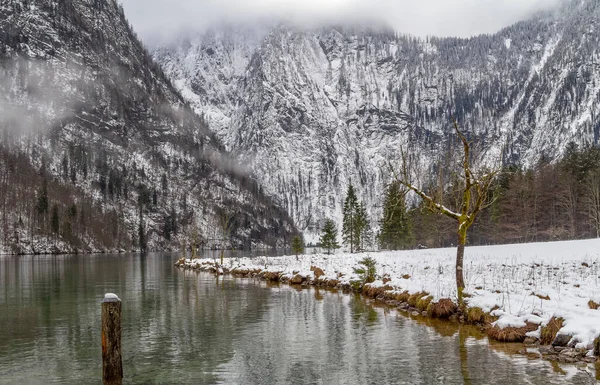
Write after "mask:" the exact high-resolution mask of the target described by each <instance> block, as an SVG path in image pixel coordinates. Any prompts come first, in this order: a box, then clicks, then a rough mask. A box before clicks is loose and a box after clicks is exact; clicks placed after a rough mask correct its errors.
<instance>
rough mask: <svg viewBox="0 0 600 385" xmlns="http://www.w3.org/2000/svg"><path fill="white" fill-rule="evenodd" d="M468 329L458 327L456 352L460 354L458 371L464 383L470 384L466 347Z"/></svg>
mask: <svg viewBox="0 0 600 385" xmlns="http://www.w3.org/2000/svg"><path fill="white" fill-rule="evenodd" d="M467 338H469V333H468V331H467V330H466V329H465V328H463V327H459V328H458V354H459V356H460V373H461V374H462V377H463V381H464V382H465V385H471V376H470V375H469V351H468V349H467Z"/></svg>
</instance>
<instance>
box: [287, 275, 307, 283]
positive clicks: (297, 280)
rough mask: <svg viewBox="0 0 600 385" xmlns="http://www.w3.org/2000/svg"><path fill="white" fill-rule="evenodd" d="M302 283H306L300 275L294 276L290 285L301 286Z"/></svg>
mask: <svg viewBox="0 0 600 385" xmlns="http://www.w3.org/2000/svg"><path fill="white" fill-rule="evenodd" d="M302 282H304V277H303V276H301V275H300V274H296V275H294V277H293V278H292V280H291V281H290V283H292V284H294V285H300V284H301V283H302Z"/></svg>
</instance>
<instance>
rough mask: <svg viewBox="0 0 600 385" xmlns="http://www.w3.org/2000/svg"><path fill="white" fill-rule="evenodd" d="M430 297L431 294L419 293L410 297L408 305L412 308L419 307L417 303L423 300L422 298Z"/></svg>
mask: <svg viewBox="0 0 600 385" xmlns="http://www.w3.org/2000/svg"><path fill="white" fill-rule="evenodd" d="M427 295H429V293H425V292H424V291H420V292H418V293H415V294H412V295H411V296H410V297H408V301H407V302H408V304H409V305H410V306H412V307H417V301H418V300H419V299H420V298H421V297H425V296H427Z"/></svg>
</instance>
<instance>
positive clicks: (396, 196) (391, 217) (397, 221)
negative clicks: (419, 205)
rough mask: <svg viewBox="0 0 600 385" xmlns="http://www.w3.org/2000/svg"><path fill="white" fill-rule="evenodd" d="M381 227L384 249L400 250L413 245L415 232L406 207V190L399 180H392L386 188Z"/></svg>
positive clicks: (380, 240)
mask: <svg viewBox="0 0 600 385" xmlns="http://www.w3.org/2000/svg"><path fill="white" fill-rule="evenodd" d="M380 227H381V230H380V231H381V232H380V235H379V243H380V245H381V247H382V248H383V249H388V250H400V249H406V248H409V247H411V246H412V245H413V243H414V234H413V229H412V223H411V221H410V218H409V215H408V213H407V209H406V192H405V191H403V190H402V188H401V184H400V182H398V181H394V182H392V183H391V184H390V185H389V186H388V188H387V190H386V193H385V199H384V202H383V217H382V218H381V221H380Z"/></svg>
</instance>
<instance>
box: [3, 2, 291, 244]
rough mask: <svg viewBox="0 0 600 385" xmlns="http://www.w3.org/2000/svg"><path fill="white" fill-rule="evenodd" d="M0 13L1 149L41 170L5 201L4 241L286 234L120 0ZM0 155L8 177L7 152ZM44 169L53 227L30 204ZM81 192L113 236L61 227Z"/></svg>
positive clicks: (279, 217)
mask: <svg viewBox="0 0 600 385" xmlns="http://www.w3.org/2000/svg"><path fill="white" fill-rule="evenodd" d="M0 20H1V21H0V43H1V45H0V90H1V92H0V110H1V114H0V130H1V132H2V134H3V135H2V140H0V146H1V150H2V153H3V154H6V157H5V158H6V159H9V158H10V157H11V156H12V157H13V158H14V156H16V155H18V156H19V159H20V161H23V159H25V160H26V162H25V163H27V167H31V168H32V169H35V170H39V174H38V176H36V177H35V178H33V179H31V181H30V182H31V185H29V186H27V183H26V182H27V181H22V182H19V183H21V184H22V185H23V188H27V189H31V190H33V191H36V190H39V191H40V193H34V194H32V195H33V196H30V197H29V198H30V199H31V200H33V202H29V203H28V204H27V205H24V206H22V207H21V206H19V207H13V206H15V204H14V203H15V202H10V199H9V201H5V202H4V205H3V215H2V219H3V221H2V222H3V226H2V232H1V233H0V234H2V237H1V238H2V242H1V243H2V244H3V246H4V249H5V251H6V250H8V251H11V250H12V251H15V250H16V251H20V252H46V251H49V246H48V245H49V244H53V247H55V248H54V249H52V250H56V245H59V246H60V248H62V249H63V251H75V250H117V249H129V248H134V249H136V248H139V245H140V240H142V239H143V240H145V241H147V243H148V247H149V248H150V249H153V248H155V249H158V248H172V247H175V248H178V247H179V244H180V241H181V240H183V239H184V238H188V239H189V238H190V237H191V234H192V233H194V234H197V235H198V238H199V242H202V241H203V242H204V243H207V244H209V245H210V244H215V243H217V244H219V245H220V244H227V245H229V244H234V245H236V246H238V247H239V246H249V245H273V246H275V245H276V244H278V243H279V244H280V243H282V242H283V241H284V240H286V239H287V238H289V233H290V232H291V231H293V224H292V222H291V221H290V219H289V217H288V216H287V215H286V214H285V212H283V211H281V210H279V209H277V208H276V206H275V205H273V203H272V202H271V200H270V199H269V198H267V197H266V196H265V195H264V194H263V193H262V192H261V189H260V188H259V187H258V186H257V184H256V183H255V182H254V181H252V180H250V179H249V178H248V177H246V174H245V170H243V168H242V167H240V165H239V164H238V163H237V162H234V161H233V160H231V158H230V157H229V156H228V154H227V153H226V152H225V151H224V148H223V145H222V144H221V143H220V141H219V140H218V138H216V137H215V136H214V134H213V133H212V132H211V131H210V130H209V129H208V128H207V127H206V125H205V124H204V123H203V121H202V119H200V118H199V117H198V116H197V115H195V114H194V113H193V111H192V110H191V108H190V107H189V105H188V104H187V102H186V101H185V99H184V98H182V96H181V94H180V93H179V91H178V90H177V89H176V88H174V87H173V86H172V84H171V82H170V81H169V80H168V79H167V78H166V77H165V75H164V74H163V72H162V70H161V69H160V67H159V66H158V65H157V64H155V63H154V61H153V59H152V57H151V55H150V54H149V53H148V52H147V51H146V49H145V48H144V46H143V45H142V44H141V43H140V41H139V40H138V39H137V37H136V35H135V33H134V32H133V30H132V29H131V27H130V26H129V24H128V22H127V20H126V19H125V16H124V14H123V10H122V8H121V6H120V5H118V4H117V2H116V1H114V0H65V1H53V0H11V1H5V2H2V3H1V4H0ZM11 159H12V158H11ZM3 160H5V159H4V158H3ZM0 163H1V164H0V166H2V167H0V171H2V175H3V176H5V178H6V180H8V181H9V183H10V182H11V181H12V179H14V180H16V179H15V178H17V176H18V172H14V170H13V169H12V168H11V166H10V164H9V163H10V162H9V161H8V160H5V161H4V162H0ZM25 163H24V165H23V166H22V167H21V169H22V170H24V169H25ZM11 170H12V171H11ZM17 171H18V170H17ZM11 178H12V179H11ZM38 179H39V180H38ZM42 179H43V180H45V181H46V183H48V190H49V191H50V193H49V195H50V202H49V203H50V206H52V205H53V204H55V205H57V212H58V221H59V228H60V229H59V231H54V230H56V229H55V228H54V225H52V226H51V225H50V222H51V218H50V216H51V212H50V211H51V210H48V209H46V211H44V210H43V205H42V208H39V207H38V208H36V205H37V204H36V201H35V200H36V199H39V195H40V194H41V191H42V188H41V183H42V182H41V180H42ZM9 183H7V186H8V185H9ZM61 188H66V189H67V190H68V193H66V192H65V193H64V194H62V195H61V194H59V193H58V191H59V190H60V189H61ZM67 190H65V191H67ZM11 191H12V190H11ZM61 191H62V190H61ZM4 192H5V193H8V192H9V189H8V187H6V189H5V190H4ZM15 194H16V193H15ZM14 196H15V197H16V196H17V195H14ZM83 200H86V202H89V203H88V204H87V206H90V207H91V206H94V207H96V209H94V210H95V211H94V212H98V213H106V212H111V213H114V214H115V216H116V217H117V218H118V219H116V220H115V221H114V226H116V227H117V228H118V229H119V231H117V232H116V233H118V234H117V235H118V236H117V235H115V236H114V237H113V239H112V241H102V242H100V241H99V240H98V239H97V236H96V235H94V234H95V233H93V232H92V233H91V234H90V233H89V231H91V230H89V229H88V230H89V231H88V230H86V233H85V235H84V234H72V233H69V234H68V235H69V237H68V238H69V239H68V240H67V239H66V238H67V234H66V233H63V226H62V225H63V224H64V223H66V222H67V220H68V221H69V225H72V223H71V222H73V221H74V219H73V218H74V217H73V216H69V215H67V212H70V211H69V208H70V207H71V205H74V206H75V207H80V210H81V209H84V210H85V207H84V206H86V204H84V203H83ZM52 216H53V213H52ZM63 218H64V220H63ZM223 218H227V219H229V220H228V221H226V222H229V223H228V224H227V226H224V224H223V223H222V222H223ZM52 222H53V219H52ZM224 227H227V228H226V229H224ZM72 238H73V239H72ZM108 238H111V237H108ZM116 238H118V240H116ZM223 238H226V240H223ZM188 243H189V240H188Z"/></svg>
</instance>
